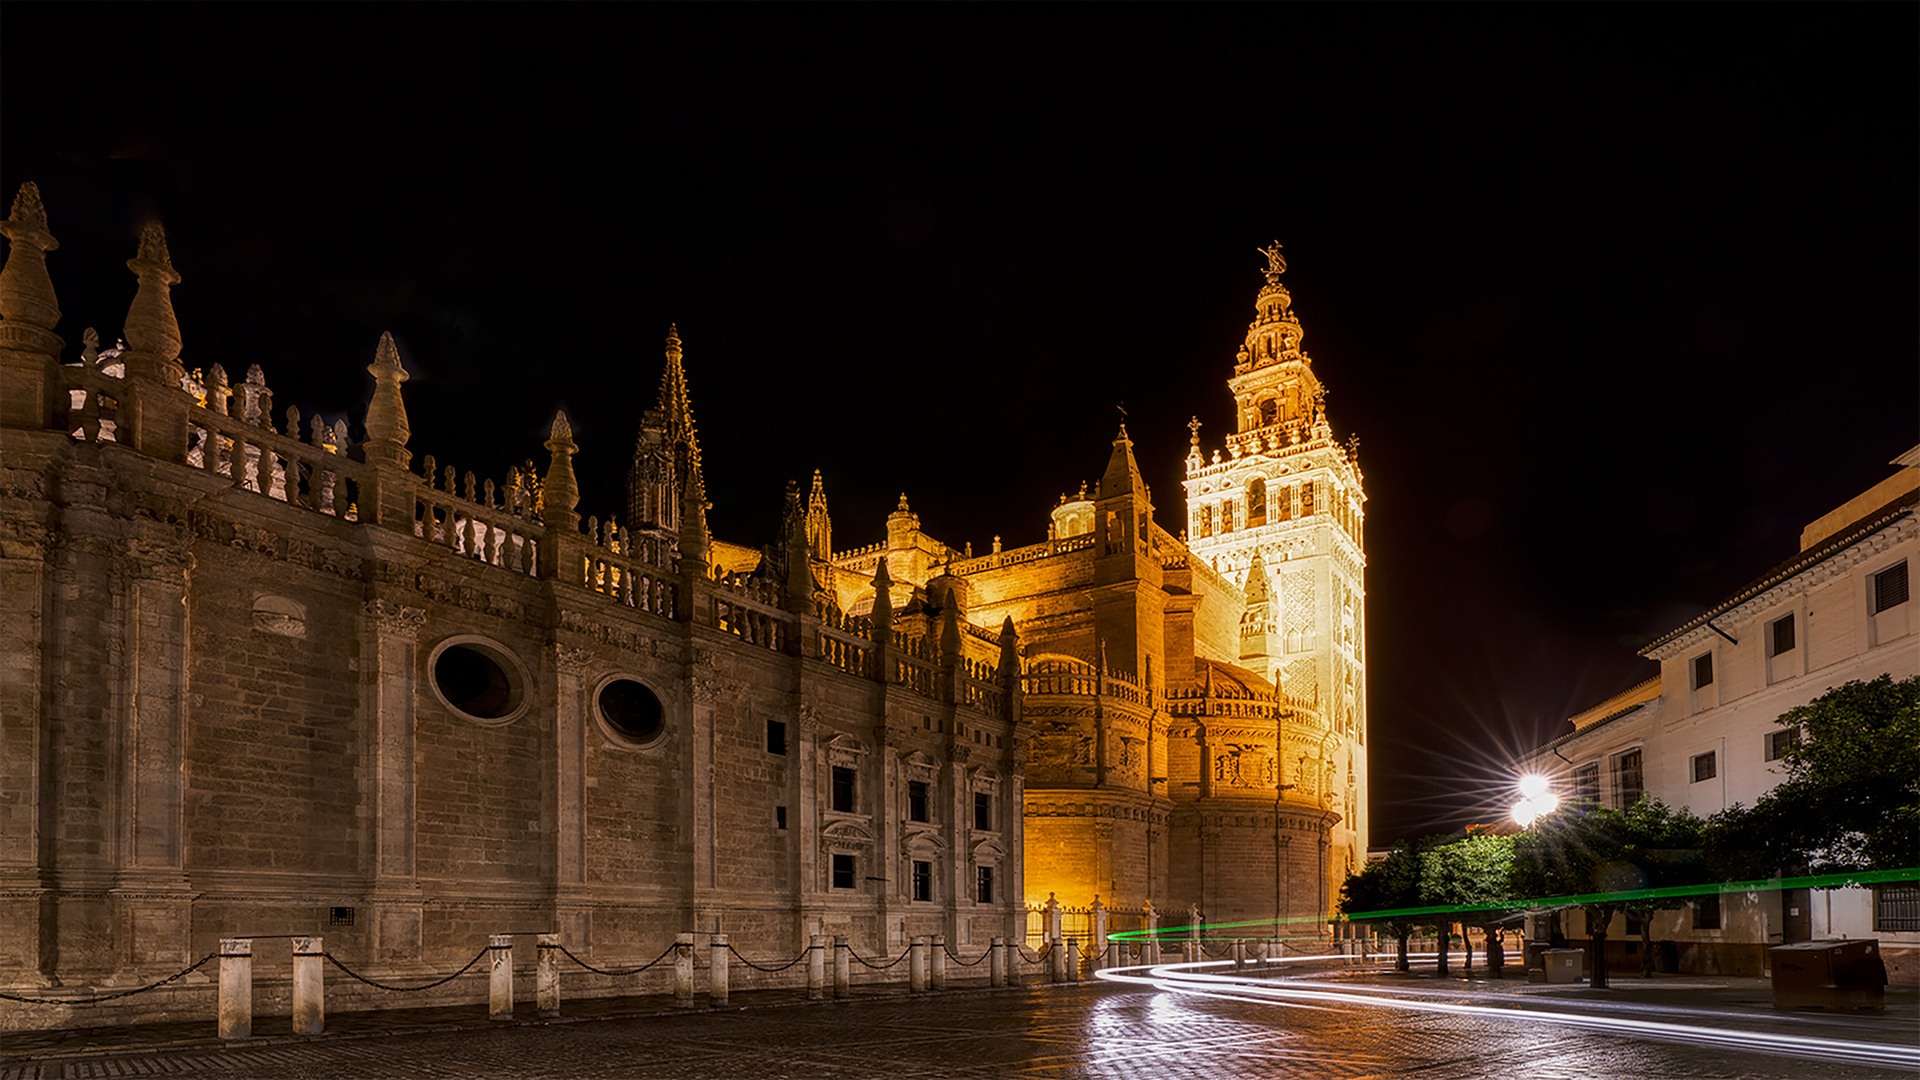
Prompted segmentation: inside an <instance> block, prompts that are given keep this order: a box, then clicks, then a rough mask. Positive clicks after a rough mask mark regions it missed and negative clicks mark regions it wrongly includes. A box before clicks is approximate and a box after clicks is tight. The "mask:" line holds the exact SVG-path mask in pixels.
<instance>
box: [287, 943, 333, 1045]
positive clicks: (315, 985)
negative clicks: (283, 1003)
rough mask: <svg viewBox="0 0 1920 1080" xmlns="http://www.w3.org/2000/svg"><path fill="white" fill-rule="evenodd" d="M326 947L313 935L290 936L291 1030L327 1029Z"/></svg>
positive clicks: (312, 1032) (300, 1032)
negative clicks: (291, 953) (291, 945)
mask: <svg viewBox="0 0 1920 1080" xmlns="http://www.w3.org/2000/svg"><path fill="white" fill-rule="evenodd" d="M326 962H327V961H326V947H325V945H324V943H323V939H321V938H317V937H296V938H294V939H293V1033H294V1034H295V1035H318V1034H320V1033H321V1032H323V1031H325V1030H326V1029H327V989H326V967H325V965H326Z"/></svg>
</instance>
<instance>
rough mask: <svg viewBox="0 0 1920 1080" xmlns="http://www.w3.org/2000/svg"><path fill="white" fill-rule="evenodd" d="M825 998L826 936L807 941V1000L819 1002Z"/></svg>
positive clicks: (820, 935)
mask: <svg viewBox="0 0 1920 1080" xmlns="http://www.w3.org/2000/svg"><path fill="white" fill-rule="evenodd" d="M826 996H827V935H825V934H815V935H813V936H812V937H810V938H808V939H807V999H808V1000H809V1001H819V1000H820V999H821V998H823V997H826Z"/></svg>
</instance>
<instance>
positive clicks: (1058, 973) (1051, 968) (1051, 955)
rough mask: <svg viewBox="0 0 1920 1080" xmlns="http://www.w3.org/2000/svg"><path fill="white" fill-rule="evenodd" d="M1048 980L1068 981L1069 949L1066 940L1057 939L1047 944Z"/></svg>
mask: <svg viewBox="0 0 1920 1080" xmlns="http://www.w3.org/2000/svg"><path fill="white" fill-rule="evenodd" d="M1047 981H1048V982H1066V981H1067V949H1066V944H1065V943H1064V942H1059V941H1055V942H1053V943H1051V944H1049V945H1048V946H1047Z"/></svg>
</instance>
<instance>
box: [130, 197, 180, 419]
mask: <svg viewBox="0 0 1920 1080" xmlns="http://www.w3.org/2000/svg"><path fill="white" fill-rule="evenodd" d="M127 269H129V270H131V271H133V273H134V276H135V277H137V278H139V280H140V287H139V289H138V291H136V292H135V293H134V294H133V306H132V307H131V308H129V309H128V311H127V347H128V363H127V374H128V376H130V377H131V376H144V377H146V378H149V379H152V380H154V381H156V382H160V383H164V384H166V385H168V386H174V387H177V386H179V385H180V379H181V378H182V376H183V375H184V374H185V372H184V371H182V370H181V367H180V323H179V321H178V320H177V319H175V318H174V315H173V286H175V285H177V284H179V282H180V275H179V274H177V273H175V272H174V269H173V259H172V258H171V257H170V256H169V255H168V254H167V231H166V230H165V229H163V228H161V227H160V223H159V222H157V221H150V222H148V223H147V227H146V228H145V229H144V230H142V231H141V233H140V250H139V252H138V253H137V254H135V255H134V257H133V258H131V259H129V260H127Z"/></svg>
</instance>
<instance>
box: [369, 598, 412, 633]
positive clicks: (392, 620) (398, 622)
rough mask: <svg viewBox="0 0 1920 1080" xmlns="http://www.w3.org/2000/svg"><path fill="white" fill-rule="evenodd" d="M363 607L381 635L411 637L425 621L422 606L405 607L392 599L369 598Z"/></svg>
mask: <svg viewBox="0 0 1920 1080" xmlns="http://www.w3.org/2000/svg"><path fill="white" fill-rule="evenodd" d="M364 609H365V611H366V613H367V618H368V619H370V620H372V621H373V624H374V625H375V626H377V627H379V629H380V633H381V634H383V635H391V636H399V637H413V636H414V635H416V634H418V633H419V632H420V628H421V627H422V626H425V625H426V623H427V613H426V610H425V609H424V608H417V607H406V606H404V605H401V604H399V603H396V602H394V601H392V600H369V601H367V602H366V604H365V608H364Z"/></svg>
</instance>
